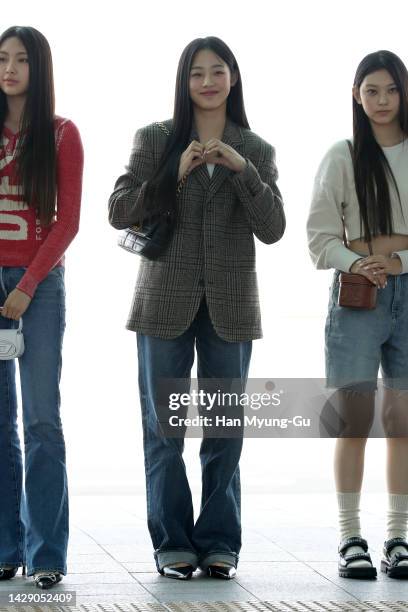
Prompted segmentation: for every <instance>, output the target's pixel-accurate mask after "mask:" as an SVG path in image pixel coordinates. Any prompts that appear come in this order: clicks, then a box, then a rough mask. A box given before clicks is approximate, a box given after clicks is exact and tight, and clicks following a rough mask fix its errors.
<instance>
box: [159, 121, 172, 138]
mask: <svg viewBox="0 0 408 612" xmlns="http://www.w3.org/2000/svg"><path fill="white" fill-rule="evenodd" d="M156 125H158V126H159V128H161V129H162V130H163V132H164V133H165V134H166V136H170V132H169V130H168V128H167V126H165V125H164V123H163V122H162V121H156Z"/></svg>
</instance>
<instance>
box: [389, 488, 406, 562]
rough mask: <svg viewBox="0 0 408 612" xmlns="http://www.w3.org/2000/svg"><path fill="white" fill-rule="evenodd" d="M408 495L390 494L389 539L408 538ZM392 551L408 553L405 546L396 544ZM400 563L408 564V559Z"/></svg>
mask: <svg viewBox="0 0 408 612" xmlns="http://www.w3.org/2000/svg"><path fill="white" fill-rule="evenodd" d="M407 524H408V495H399V494H398V493H389V494H388V512H387V540H391V539H392V538H404V539H406V538H407ZM390 552H391V553H396V552H400V553H402V554H404V555H405V554H407V551H406V548H405V547H404V546H394V548H393V549H392V550H391V551H390ZM398 565H408V561H400V562H399V564H398Z"/></svg>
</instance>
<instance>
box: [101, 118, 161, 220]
mask: <svg viewBox="0 0 408 612" xmlns="http://www.w3.org/2000/svg"><path fill="white" fill-rule="evenodd" d="M154 167H155V166H154V156H153V149H152V145H151V142H150V138H149V132H148V128H147V127H143V128H140V129H139V130H137V132H136V134H135V136H134V139H133V146H132V152H131V154H130V159H129V164H128V165H127V166H126V172H125V173H124V174H122V175H121V176H120V177H119V178H118V180H117V181H116V183H115V187H114V191H113V193H112V195H111V196H110V198H109V205H108V206H109V223H110V224H111V225H112V226H113V227H114V228H116V229H125V228H127V227H130V226H131V225H135V224H137V223H139V222H140V221H142V219H143V213H142V211H143V202H144V197H145V193H146V186H147V182H148V180H149V179H150V178H151V176H152V175H153V172H154Z"/></svg>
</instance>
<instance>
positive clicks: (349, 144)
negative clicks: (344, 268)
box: [341, 139, 373, 255]
mask: <svg viewBox="0 0 408 612" xmlns="http://www.w3.org/2000/svg"><path fill="white" fill-rule="evenodd" d="M346 142H347V144H348V148H349V151H350V155H351V161H352V162H353V165H354V154H353V145H352V144H351V142H350V141H349V140H348V139H347V140H346ZM344 206H345V205H344V202H342V203H341V208H342V215H341V222H342V223H343V244H344V246H345V247H347V248H348V243H347V236H346V225H345V220H344ZM368 250H369V251H370V255H373V244H372V242H371V240H369V241H368Z"/></svg>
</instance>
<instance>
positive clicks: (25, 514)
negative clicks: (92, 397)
mask: <svg viewBox="0 0 408 612" xmlns="http://www.w3.org/2000/svg"><path fill="white" fill-rule="evenodd" d="M24 272H25V269H24V268H17V267H0V305H2V304H3V303H4V302H5V300H6V298H7V296H8V295H9V293H10V292H11V291H12V290H13V289H14V288H15V287H16V285H17V284H18V282H19V281H20V279H21V278H22V276H23V274H24ZM15 324H16V322H15V321H12V320H11V319H6V318H4V317H2V316H0V328H2V329H5V328H9V327H11V326H14V325H15ZM64 329H65V289H64V268H63V267H60V266H58V267H56V268H54V269H53V270H51V272H50V273H49V274H48V276H47V277H46V278H45V279H44V280H43V281H42V282H41V283H40V284H39V285H38V287H37V290H36V293H35V295H34V298H33V300H32V301H31V303H30V305H29V307H28V309H27V310H26V312H25V314H24V315H23V334H24V341H25V351H24V354H23V355H22V356H21V357H20V358H19V371H20V383H21V396H22V412H23V428H24V474H23V463H22V452H21V448H20V441H19V436H18V430H17V398H16V383H15V373H16V366H15V362H14V360H9V361H0V565H13V566H20V565H23V564H25V565H27V574H28V575H29V576H30V575H32V574H34V572H35V571H37V570H40V569H41V570H43V569H50V570H51V569H52V570H57V571H59V572H61V573H63V574H66V553H67V544H68V487H67V475H66V465H65V443H64V437H63V432H62V425H61V419H60V393H59V381H60V375H61V364H62V360H61V350H62V339H63V335H64Z"/></svg>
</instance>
